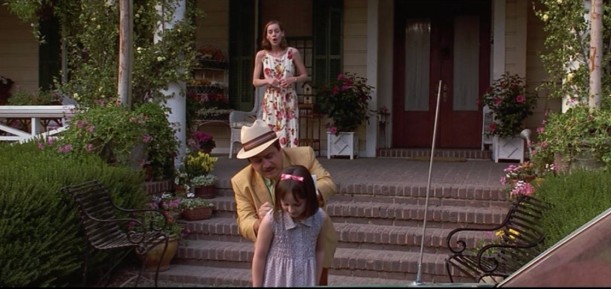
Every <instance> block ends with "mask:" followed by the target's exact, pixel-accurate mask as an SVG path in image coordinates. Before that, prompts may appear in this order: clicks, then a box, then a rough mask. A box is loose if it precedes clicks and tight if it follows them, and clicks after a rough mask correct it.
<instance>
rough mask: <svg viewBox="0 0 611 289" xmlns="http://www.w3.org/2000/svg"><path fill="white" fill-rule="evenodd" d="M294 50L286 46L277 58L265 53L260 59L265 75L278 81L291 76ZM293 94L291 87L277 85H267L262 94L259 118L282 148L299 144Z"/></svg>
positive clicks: (297, 118) (292, 87)
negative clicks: (261, 111) (260, 116)
mask: <svg viewBox="0 0 611 289" xmlns="http://www.w3.org/2000/svg"><path fill="white" fill-rule="evenodd" d="M293 53H295V49H294V48H292V47H289V48H287V50H286V52H285V53H284V54H283V55H282V56H281V57H279V58H276V57H274V56H272V55H271V54H269V53H267V52H266V53H265V57H264V58H263V73H264V74H265V77H266V78H267V77H273V78H276V79H278V80H280V79H283V78H288V77H292V76H293V75H294V73H295V64H294V63H293ZM297 102H298V98H297V93H296V92H295V86H294V85H292V86H291V87H288V88H278V87H271V86H268V87H267V89H266V90H265V94H264V96H263V104H262V107H263V115H262V118H263V121H265V122H266V123H267V124H268V125H269V126H270V127H271V128H272V130H274V131H275V132H276V134H277V135H278V137H279V140H280V145H281V146H282V147H296V146H298V145H299V109H298V107H297Z"/></svg>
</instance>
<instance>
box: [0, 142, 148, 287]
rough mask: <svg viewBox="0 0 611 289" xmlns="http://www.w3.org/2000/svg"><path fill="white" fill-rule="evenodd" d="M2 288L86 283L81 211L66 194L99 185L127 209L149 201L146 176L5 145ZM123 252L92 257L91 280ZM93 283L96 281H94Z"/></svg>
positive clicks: (1, 153)
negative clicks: (63, 189) (72, 187)
mask: <svg viewBox="0 0 611 289" xmlns="http://www.w3.org/2000/svg"><path fill="white" fill-rule="evenodd" d="M0 163H2V164H4V165H3V166H1V167H0V192H2V193H1V194H0V240H3V241H2V246H0V287H24V286H27V287H30V286H31V287H39V286H40V287H42V286H65V285H69V284H78V283H80V282H81V279H80V277H81V274H82V270H81V268H82V264H83V261H84V259H83V252H84V251H83V250H85V249H86V248H87V249H88V250H91V249H89V247H86V243H85V241H84V240H83V236H82V235H81V232H80V224H79V220H78V212H77V209H76V205H75V204H74V203H73V202H72V200H71V199H70V198H69V196H65V195H62V193H61V191H60V188H61V187H63V186H66V185H69V184H75V183H80V182H83V181H85V180H89V179H98V180H100V181H101V182H102V183H104V184H105V185H106V186H108V187H109V188H110V190H111V192H113V198H114V199H115V200H116V202H117V203H118V204H120V205H122V206H125V207H143V206H144V205H145V203H146V201H147V200H148V198H147V196H146V194H145V193H144V189H143V180H142V176H141V175H140V174H139V173H138V172H135V171H133V170H131V169H129V168H125V167H112V166H109V165H107V164H106V163H105V162H103V161H102V160H101V159H100V158H99V157H97V156H95V155H83V156H81V157H79V158H70V159H66V158H63V157H60V156H59V155H58V154H57V153H56V152H54V151H52V150H48V149H47V150H40V149H38V148H37V147H36V145H35V144H34V143H28V144H24V145H14V146H11V145H7V144H1V145H0ZM118 253H120V252H109V253H101V252H95V253H94V252H92V254H91V257H92V258H91V260H92V261H91V263H90V267H89V269H90V271H89V272H90V273H91V274H90V277H91V276H99V274H97V273H98V270H99V269H100V268H102V267H103V266H104V265H106V264H108V263H109V262H110V260H112V259H115V258H116V256H117V255H116V254H118ZM89 279H90V280H91V278H89Z"/></svg>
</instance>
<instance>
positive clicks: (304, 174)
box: [274, 165, 318, 218]
mask: <svg viewBox="0 0 611 289" xmlns="http://www.w3.org/2000/svg"><path fill="white" fill-rule="evenodd" d="M281 175H288V177H286V178H282V177H281V178H280V180H279V181H278V182H277V183H276V188H275V191H274V192H275V195H276V200H275V204H274V209H275V211H280V210H282V204H281V203H280V202H281V200H282V199H283V198H284V196H286V194H293V198H294V199H296V200H297V199H300V200H305V202H306V206H305V210H304V218H307V217H310V216H312V215H314V214H315V213H316V212H317V211H318V198H317V197H316V186H315V185H314V180H313V179H312V175H311V174H310V171H309V170H308V169H307V168H306V167H304V166H301V165H294V166H289V167H286V168H284V170H282V174H281Z"/></svg>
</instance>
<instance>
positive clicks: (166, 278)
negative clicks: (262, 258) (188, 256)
mask: <svg viewBox="0 0 611 289" xmlns="http://www.w3.org/2000/svg"><path fill="white" fill-rule="evenodd" d="M143 275H144V277H145V279H143V280H144V281H145V282H146V283H144V282H142V283H141V284H140V287H143V286H148V284H149V283H151V281H150V280H151V279H152V278H153V277H154V273H150V272H145V273H144V274H143ZM147 279H148V280H147ZM414 280H415V278H414ZM414 280H409V279H388V278H373V277H360V276H353V275H342V274H339V273H336V272H335V271H334V270H330V271H329V279H328V281H329V286H341V287H345V286H350V287H352V286H355V287H356V286H358V287H363V286H365V287H366V286H388V285H391V286H406V285H411V283H412V282H413V281H414ZM251 284H252V283H251V270H250V268H226V267H215V266H206V265H197V266H195V265H185V264H178V263H177V264H174V263H172V266H170V269H168V270H167V271H165V272H160V273H159V287H250V286H251ZM150 285H151V286H152V284H150ZM435 285H438V286H442V285H443V284H440V283H436V284H435ZM452 285H454V286H456V284H452Z"/></svg>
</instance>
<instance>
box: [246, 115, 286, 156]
mask: <svg viewBox="0 0 611 289" xmlns="http://www.w3.org/2000/svg"><path fill="white" fill-rule="evenodd" d="M277 139H278V136H277V135H276V133H275V132H274V131H272V129H271V128H270V127H269V126H268V125H267V124H266V123H265V122H263V121H262V120H260V119H257V120H255V122H253V123H252V125H251V126H243V127H242V131H241V135H240V142H242V149H240V151H239V152H238V155H237V158H238V159H247V158H250V157H254V156H256V155H258V154H259V153H261V152H262V151H264V150H265V149H266V148H268V147H269V146H270V145H271V144H273V143H274V142H275V141H276V140H277Z"/></svg>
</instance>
